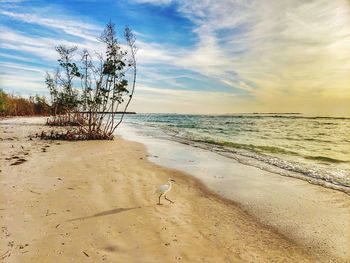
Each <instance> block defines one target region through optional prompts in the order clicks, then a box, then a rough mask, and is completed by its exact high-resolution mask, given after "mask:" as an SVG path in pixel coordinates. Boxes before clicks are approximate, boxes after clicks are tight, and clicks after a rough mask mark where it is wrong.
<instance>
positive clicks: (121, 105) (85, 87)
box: [43, 22, 137, 140]
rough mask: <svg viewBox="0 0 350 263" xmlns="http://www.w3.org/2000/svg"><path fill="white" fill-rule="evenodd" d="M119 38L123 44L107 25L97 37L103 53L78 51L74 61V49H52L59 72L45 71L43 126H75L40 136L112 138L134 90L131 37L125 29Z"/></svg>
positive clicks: (75, 49) (85, 138)
mask: <svg viewBox="0 0 350 263" xmlns="http://www.w3.org/2000/svg"><path fill="white" fill-rule="evenodd" d="M124 39H125V41H124V44H122V43H121V42H120V40H119V39H118V38H117V33H116V30H115V25H114V24H113V23H111V22H109V23H108V24H107V25H106V28H105V29H104V31H103V32H102V34H101V36H100V37H99V41H100V42H101V43H103V44H104V46H105V51H104V53H97V52H89V51H88V50H83V51H82V52H81V53H80V58H79V59H76V57H77V53H78V49H77V47H74V46H73V47H66V46H63V45H60V46H57V47H56V51H57V52H58V55H59V59H58V63H59V69H58V70H57V71H56V72H55V73H51V74H50V73H47V75H46V79H45V82H46V85H47V88H48V89H49V91H50V96H51V101H52V108H53V113H54V116H53V117H52V118H50V119H49V120H48V122H47V123H48V125H52V126H67V125H69V126H72V124H74V125H75V127H74V128H71V127H69V128H68V129H67V131H66V135H64V134H62V133H61V134H53V133H51V134H49V135H43V137H44V138H48V139H68V140H97V139H102V140H106V139H113V133H114V131H115V129H116V128H117V127H118V126H119V125H120V123H121V122H122V121H123V118H124V115H125V114H126V112H127V108H128V106H129V104H130V101H131V99H132V97H133V94H134V90H135V86H136V51H137V48H136V46H135V41H136V38H135V35H134V34H133V33H132V31H131V29H130V28H129V27H126V28H125V30H124ZM129 83H130V84H129ZM117 113H121V114H119V115H117Z"/></svg>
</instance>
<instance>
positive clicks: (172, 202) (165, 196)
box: [164, 195, 174, 204]
mask: <svg viewBox="0 0 350 263" xmlns="http://www.w3.org/2000/svg"><path fill="white" fill-rule="evenodd" d="M164 198H165V199H166V200H168V201H169V202H170V203H172V204H173V203H174V201H171V200H170V199H168V198H167V197H166V195H164Z"/></svg>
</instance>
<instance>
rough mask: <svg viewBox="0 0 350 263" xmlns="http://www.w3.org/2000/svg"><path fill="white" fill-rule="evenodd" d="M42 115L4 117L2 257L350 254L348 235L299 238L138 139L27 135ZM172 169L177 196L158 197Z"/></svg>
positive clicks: (246, 258) (335, 258) (199, 258)
mask: <svg viewBox="0 0 350 263" xmlns="http://www.w3.org/2000/svg"><path fill="white" fill-rule="evenodd" d="M35 120H36V121H35ZM41 123H42V119H40V118H38V119H34V121H33V119H32V120H31V121H30V123H26V124H23V123H22V124H21V119H12V120H11V119H9V120H6V119H5V120H3V121H2V122H1V123H0V135H1V136H0V138H1V141H0V145H1V148H0V150H1V159H0V166H1V168H0V169H1V172H0V200H1V203H0V227H1V235H0V261H3V262H21V263H22V262H349V261H350V259H349V251H350V243H349V242H347V241H349V240H347V241H346V240H345V241H344V239H343V238H342V239H341V242H342V243H341V251H342V253H341V254H338V255H337V253H335V254H333V253H329V251H324V250H317V249H314V248H313V247H312V246H310V247H307V246H305V245H304V244H301V243H298V242H296V241H295V240H293V239H291V238H290V237H288V235H287V234H285V233H283V234H282V233H280V232H279V231H277V230H276V228H272V227H270V226H267V225H266V224H265V223H263V222H261V220H258V219H257V218H256V217H255V216H254V215H252V213H250V212H249V211H247V210H246V209H244V208H243V207H242V206H241V205H239V204H238V203H235V202H233V201H230V200H228V199H225V198H223V197H221V196H219V195H218V194H216V193H213V192H211V191H210V190H209V189H208V188H207V187H206V186H205V185H204V184H203V183H201V182H200V181H199V180H198V179H195V178H194V177H192V176H190V175H189V174H185V173H183V172H180V171H177V170H175V169H170V168H165V167H162V166H160V165H157V164H155V163H153V162H150V161H149V160H148V157H149V156H148V152H147V149H146V148H145V146H144V145H142V144H140V143H136V142H132V141H127V140H123V139H121V138H120V137H117V138H116V139H115V140H114V141H89V142H63V141H42V140H39V139H36V138H33V139H31V140H30V138H29V137H28V136H29V135H34V134H35V133H36V132H40V130H41V129H46V128H45V127H44V126H43V125H42V124H41ZM169 177H171V178H173V179H175V180H176V184H175V185H174V188H173V190H172V191H171V193H170V194H169V198H171V199H172V200H174V201H175V203H174V204H170V203H169V202H166V201H165V200H163V201H162V203H163V205H161V206H159V205H157V204H156V203H157V196H155V195H154V193H153V192H154V190H155V188H156V186H158V185H160V184H162V183H164V182H165V181H166V180H167V179H168V178H169ZM282 178H283V177H282ZM281 180H283V179H281ZM288 180H295V181H296V182H298V180H297V179H290V178H289V179H288ZM315 187H316V186H315ZM328 191H330V192H329V194H330V195H332V197H333V198H332V200H333V201H334V200H335V199H339V200H338V201H339V202H338V203H333V205H334V206H342V207H343V208H344V207H345V209H348V210H349V209H350V201H349V197H348V195H346V194H344V193H339V192H337V191H332V190H328ZM327 193H328V192H327ZM324 195H326V194H324ZM324 195H322V197H324ZM268 197H269V198H279V197H278V196H275V197H274V196H273V193H270V194H269V195H268ZM282 201H283V200H282ZM323 201H324V202H326V199H324V198H323ZM299 202H301V201H299ZM303 216H304V217H305V218H308V217H314V215H312V213H310V214H304V215H298V217H303ZM333 219H334V220H335V222H337V218H333ZM289 220H293V215H292V214H291V215H290V217H289ZM343 220H344V217H343V216H342V217H339V220H338V222H337V223H339V224H340V225H341V224H344V222H343ZM284 223H285V221H284V222H281V224H284ZM347 226H348V225H345V227H344V233H345V236H348V233H349V229H348V227H347ZM310 229H313V230H314V231H322V229H314V228H310ZM292 231H293V229H291V232H292ZM306 234H307V233H306ZM327 235H328V236H327V238H329V239H337V236H336V235H333V236H332V233H328V232H327ZM320 242H322V241H320ZM335 243H336V242H335ZM336 244H337V243H336ZM334 249H335V250H337V248H334Z"/></svg>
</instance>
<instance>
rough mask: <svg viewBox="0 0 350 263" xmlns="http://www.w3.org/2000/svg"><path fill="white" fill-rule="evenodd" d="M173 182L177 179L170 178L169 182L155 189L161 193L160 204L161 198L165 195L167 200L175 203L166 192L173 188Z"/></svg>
mask: <svg viewBox="0 0 350 263" xmlns="http://www.w3.org/2000/svg"><path fill="white" fill-rule="evenodd" d="M172 182H174V183H175V181H174V180H173V179H171V178H169V179H168V182H167V183H166V184H162V185H161V186H159V187H158V189H157V190H156V191H155V193H157V194H159V197H158V205H161V203H160V198H161V197H162V196H164V198H165V199H166V200H168V201H169V202H170V203H174V202H173V201H171V200H170V199H168V198H167V197H166V194H167V193H168V192H169V191H170V190H171V187H172Z"/></svg>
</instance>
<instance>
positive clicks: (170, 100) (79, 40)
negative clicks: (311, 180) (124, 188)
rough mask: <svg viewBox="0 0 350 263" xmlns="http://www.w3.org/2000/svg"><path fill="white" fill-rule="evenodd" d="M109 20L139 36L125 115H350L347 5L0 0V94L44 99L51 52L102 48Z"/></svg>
mask: <svg viewBox="0 0 350 263" xmlns="http://www.w3.org/2000/svg"><path fill="white" fill-rule="evenodd" d="M281 2H282V3H281ZM109 20H112V21H113V22H114V23H115V24H116V25H117V29H119V30H120V32H122V29H123V27H124V25H129V26H130V27H131V28H132V29H133V30H134V31H135V32H136V35H137V46H138V48H139V51H138V54H137V55H138V72H139V75H138V85H137V89H136V94H135V98H134V101H133V102H132V105H131V106H132V107H131V109H132V110H136V111H138V112H179V113H180V112H186V113H234V112H257V111H260V112H272V111H273V112H304V113H307V114H314V115H319V114H322V115H350V109H349V106H348V101H349V99H350V91H349V89H350V88H349V87H350V77H349V76H350V74H349V72H350V62H349V61H350V48H349V44H350V4H349V2H348V1H347V0H334V1H322V0H317V1H302V0H286V1H273V0H261V1H258V0H248V1H247V0H245V1H243V0H222V1H214V0H202V1H199V0H187V1H185V0H130V1H127V0H119V1H116V0H113V1H112V0H101V1H98V0H88V1H79V0H76V1H63V0H61V1H40V0H38V1H29V0H28V1H26V0H0V88H2V89H4V90H5V91H7V92H11V93H14V94H18V95H22V96H28V95H33V94H47V90H46V87H45V84H44V76H45V71H46V70H49V71H54V70H55V68H56V67H57V62H56V60H57V55H56V53H55V50H54V47H55V45H59V44H65V45H78V47H79V49H80V50H82V49H83V48H88V49H89V50H97V51H99V50H103V47H102V46H101V44H100V43H99V42H98V41H97V37H98V36H99V35H100V33H101V31H102V30H103V27H104V26H105V24H106V23H107V22H108V21H109Z"/></svg>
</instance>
